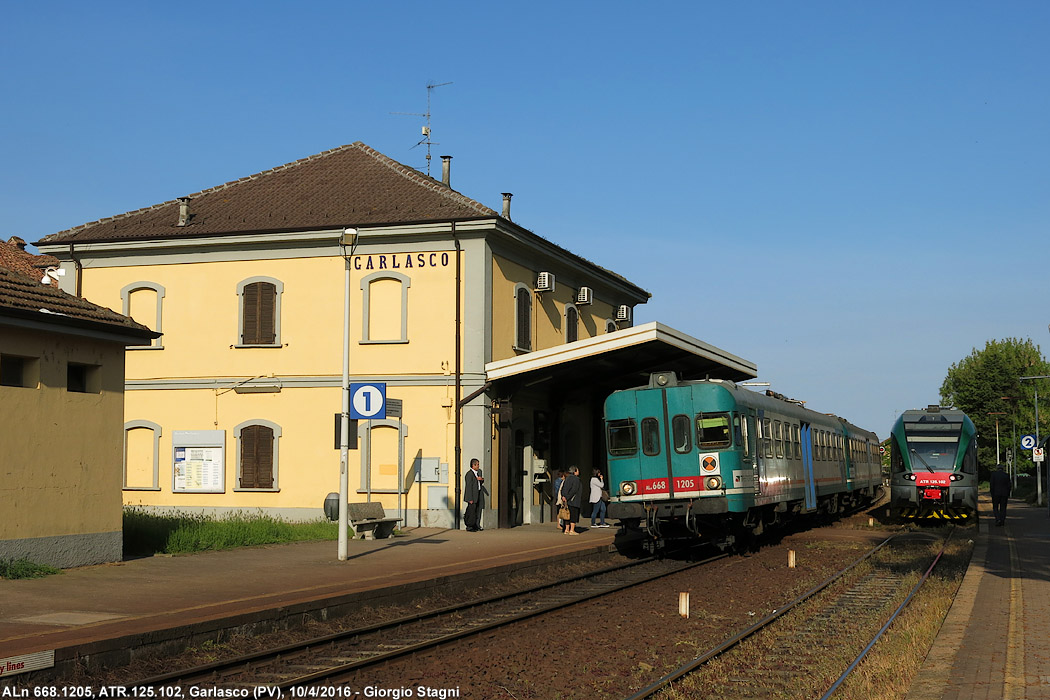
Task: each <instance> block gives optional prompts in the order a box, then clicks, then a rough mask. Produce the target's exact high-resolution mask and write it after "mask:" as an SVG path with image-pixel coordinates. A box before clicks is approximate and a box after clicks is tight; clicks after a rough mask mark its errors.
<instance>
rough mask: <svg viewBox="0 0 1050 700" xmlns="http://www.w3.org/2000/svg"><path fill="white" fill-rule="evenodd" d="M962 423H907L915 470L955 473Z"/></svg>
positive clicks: (909, 450)
mask: <svg viewBox="0 0 1050 700" xmlns="http://www.w3.org/2000/svg"><path fill="white" fill-rule="evenodd" d="M961 433H962V423H905V424H904V436H905V439H906V440H907V441H908V453H909V454H910V455H911V462H912V465H911V468H912V469H913V470H921V469H924V468H925V469H929V470H930V471H953V470H954V469H955V458H956V455H958V453H959V437H960V435H961Z"/></svg>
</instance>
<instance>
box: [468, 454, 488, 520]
mask: <svg viewBox="0 0 1050 700" xmlns="http://www.w3.org/2000/svg"><path fill="white" fill-rule="evenodd" d="M484 484H485V477H483V476H482V475H481V462H480V461H478V460H477V459H472V460H470V471H468V472H467V475H466V476H465V477H463V500H464V501H466V502H467V512H466V513H464V514H463V524H464V525H466V526H467V532H477V531H478V530H480V529H481V496H482V492H483V490H484Z"/></svg>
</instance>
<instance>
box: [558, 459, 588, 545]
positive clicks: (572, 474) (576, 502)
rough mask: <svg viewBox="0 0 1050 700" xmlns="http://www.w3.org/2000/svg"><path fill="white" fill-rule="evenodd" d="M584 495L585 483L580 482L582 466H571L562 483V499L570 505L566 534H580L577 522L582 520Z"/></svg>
mask: <svg viewBox="0 0 1050 700" xmlns="http://www.w3.org/2000/svg"><path fill="white" fill-rule="evenodd" d="M582 495H583V484H582V483H580V468H579V467H577V466H571V467H569V474H568V476H566V477H565V481H563V482H562V484H561V499H562V501H563V502H564V503H565V505H567V506H569V520H568V522H566V523H565V534H566V535H578V534H580V533H578V532H576V523H578V522H580V497H581V496H582Z"/></svg>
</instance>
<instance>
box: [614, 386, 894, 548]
mask: <svg viewBox="0 0 1050 700" xmlns="http://www.w3.org/2000/svg"><path fill="white" fill-rule="evenodd" d="M605 430H606V447H607V450H608V454H607V459H608V473H609V489H610V494H611V498H610V502H609V511H608V516H609V517H610V518H612V519H618V520H619V521H620V524H621V527H622V528H623V530H622V531H621V533H620V538H621V541H623V542H625V543H626V542H629V541H630V540H632V539H634V540H637V541H640V542H642V543H646V542H648V543H650V544H659V543H661V542H663V541H665V540H669V539H672V538H680V537H693V538H702V539H706V540H709V541H711V542H713V543H714V544H717V545H719V546H720V547H722V548H727V547H735V548H745V547H748V546H751V542H752V541H753V538H754V536H756V535H758V534H760V533H761V532H762V531H763V530H764V529H765V528H766V527H768V526H771V525H774V524H777V523H778V522H782V521H786V520H789V519H791V518H793V517H796V516H801V515H806V514H812V513H823V514H833V513H838V512H841V511H843V510H845V509H847V508H849V507H851V506H855V505H861V504H863V503H868V502H871V501H872V500H873V498H874V497H875V495H876V492H877V491H878V490H879V489H880V488H881V485H882V484H881V468H880V458H879V442H878V438H877V437H876V436H875V434H874V433H871V432H869V431H867V430H862V429H860V428H858V427H856V426H854V425H851V424H850V423H848V422H847V421H845V420H843V419H841V418H838V417H836V416H832V415H827V414H823V413H817V412H815V411H811V410H808V409H806V408H804V407H803V406H802V405H801V403H800V402H798V401H792V400H790V399H786V398H784V397H783V396H780V395H779V394H774V393H772V392H766V395H763V394H759V393H757V392H754V391H751V390H749V389H746V388H744V387H740V386H737V385H736V384H734V383H733V382H730V381H724V380H716V379H710V380H703V381H679V380H678V378H677V377H676V376H675V374H674V373H673V372H657V373H654V374H652V375H651V376H650V379H649V385H648V386H645V387H638V388H634V389H626V390H623V391H617V392H615V393H613V394H612V395H611V396H609V397H608V398H607V399H606V401H605Z"/></svg>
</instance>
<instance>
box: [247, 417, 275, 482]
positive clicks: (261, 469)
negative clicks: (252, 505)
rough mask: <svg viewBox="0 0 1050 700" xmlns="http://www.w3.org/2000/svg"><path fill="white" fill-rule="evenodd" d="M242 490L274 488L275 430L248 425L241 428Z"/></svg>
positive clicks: (263, 426)
mask: <svg viewBox="0 0 1050 700" xmlns="http://www.w3.org/2000/svg"><path fill="white" fill-rule="evenodd" d="M240 448H241V488H242V489H271V488H273V471H274V470H273V465H274V459H273V457H274V455H273V448H274V440H273V428H270V427H267V426H265V425H246V426H244V427H243V428H241V445H240Z"/></svg>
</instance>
